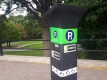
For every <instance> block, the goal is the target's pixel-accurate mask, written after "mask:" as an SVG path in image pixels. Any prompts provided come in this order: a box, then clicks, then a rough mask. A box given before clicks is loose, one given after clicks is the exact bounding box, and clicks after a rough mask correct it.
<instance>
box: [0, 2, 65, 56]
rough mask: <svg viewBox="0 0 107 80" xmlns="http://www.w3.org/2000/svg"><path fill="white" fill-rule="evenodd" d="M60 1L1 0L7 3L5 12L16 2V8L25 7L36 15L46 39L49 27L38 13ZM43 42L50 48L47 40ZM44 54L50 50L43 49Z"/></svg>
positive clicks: (8, 11) (47, 53)
mask: <svg viewBox="0 0 107 80" xmlns="http://www.w3.org/2000/svg"><path fill="white" fill-rule="evenodd" d="M62 1H64V0H32V1H30V0H8V1H5V0H2V3H5V4H6V5H7V8H6V11H5V14H7V13H10V12H11V11H13V9H12V6H13V4H17V7H18V9H20V8H23V9H26V10H27V12H29V13H31V14H33V16H36V18H38V19H39V20H40V21H41V23H42V38H43V39H44V40H47V39H49V27H48V25H47V24H45V23H44V22H43V21H42V20H41V18H40V17H39V16H38V13H41V17H42V16H43V15H44V14H45V13H46V12H47V11H48V10H49V8H50V6H52V5H53V4H54V3H61V2H62ZM43 44H44V48H50V44H49V42H47V41H44V42H43ZM44 56H50V51H48V50H45V51H44Z"/></svg>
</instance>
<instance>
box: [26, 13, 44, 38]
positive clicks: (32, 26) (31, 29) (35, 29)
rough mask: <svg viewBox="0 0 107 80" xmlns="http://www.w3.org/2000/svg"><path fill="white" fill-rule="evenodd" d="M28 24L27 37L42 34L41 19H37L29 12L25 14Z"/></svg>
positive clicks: (35, 36)
mask: <svg viewBox="0 0 107 80" xmlns="http://www.w3.org/2000/svg"><path fill="white" fill-rule="evenodd" d="M25 20H26V24H25V30H26V33H27V37H29V38H37V36H41V33H42V25H41V22H40V21H39V20H36V17H35V16H33V15H32V14H28V15H27V16H25Z"/></svg>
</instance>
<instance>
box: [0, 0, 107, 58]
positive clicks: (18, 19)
mask: <svg viewBox="0 0 107 80" xmlns="http://www.w3.org/2000/svg"><path fill="white" fill-rule="evenodd" d="M54 3H62V4H69V5H75V6H80V7H84V8H86V9H87V11H86V13H85V15H84V16H83V17H82V18H81V20H80V23H79V26H78V39H79V40H78V47H79V50H80V51H78V58H79V59H94V60H107V51H106V50H107V22H106V19H107V15H106V14H107V1H105V0H94V1H93V0H25V1H23V0H8V1H6V0H0V10H1V11H3V13H2V14H1V15H0V40H1V41H2V47H3V49H11V48H17V49H20V48H23V49H24V50H21V51H14V50H12V51H6V50H3V54H4V55H24V56H48V57H49V56H50V51H49V50H33V49H34V48H40V49H43V48H44V49H49V48H50V42H49V27H48V25H47V24H45V23H43V21H42V20H41V17H42V16H43V15H44V14H45V13H46V12H47V11H48V10H49V8H50V7H51V6H52V5H53V4H54ZM14 5H17V6H16V7H14V8H13V6H14ZM14 10H16V11H14ZM24 11H26V14H25V15H20V14H21V13H22V14H23V12H24ZM15 14H18V15H15ZM71 27H72V26H71ZM24 40H25V41H24ZM30 40H31V41H30ZM39 40H41V41H39ZM42 40H48V41H42ZM25 48H29V49H32V50H29V49H28V50H25Z"/></svg>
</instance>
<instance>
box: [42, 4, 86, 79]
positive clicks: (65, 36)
mask: <svg viewBox="0 0 107 80" xmlns="http://www.w3.org/2000/svg"><path fill="white" fill-rule="evenodd" d="M85 12H86V9H85V8H82V7H77V6H72V5H65V4H54V5H53V6H52V7H51V9H50V10H48V11H47V12H46V13H45V14H44V16H43V17H42V20H43V21H44V22H46V23H47V24H49V25H50V41H51V43H50V44H51V48H50V52H51V80H77V37H78V36H77V27H78V23H79V20H80V18H81V16H82V15H83V14H84V13H85Z"/></svg>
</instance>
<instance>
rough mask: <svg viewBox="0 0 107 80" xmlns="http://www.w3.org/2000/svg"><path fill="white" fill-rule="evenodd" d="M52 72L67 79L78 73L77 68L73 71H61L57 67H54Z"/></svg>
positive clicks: (72, 69)
mask: <svg viewBox="0 0 107 80" xmlns="http://www.w3.org/2000/svg"><path fill="white" fill-rule="evenodd" d="M52 71H53V72H54V73H55V74H56V75H58V76H59V77H66V76H69V75H72V74H75V73H77V67H74V68H71V69H67V70H64V71H60V70H58V69H57V68H56V67H54V66H52Z"/></svg>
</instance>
